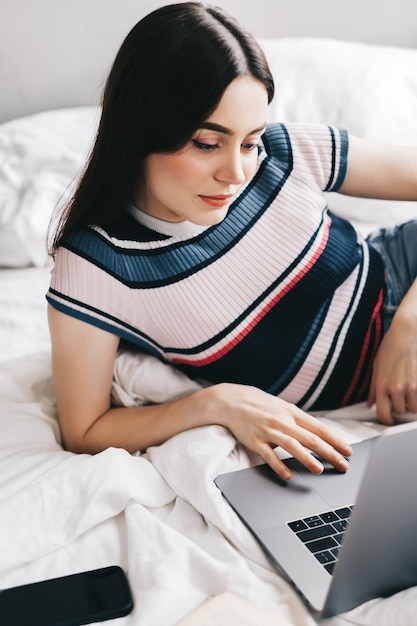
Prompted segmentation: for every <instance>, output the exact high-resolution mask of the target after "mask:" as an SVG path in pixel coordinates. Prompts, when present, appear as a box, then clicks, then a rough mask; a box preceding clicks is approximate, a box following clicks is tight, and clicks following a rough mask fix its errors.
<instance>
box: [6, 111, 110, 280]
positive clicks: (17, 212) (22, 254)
mask: <svg viewBox="0 0 417 626" xmlns="http://www.w3.org/2000/svg"><path fill="white" fill-rule="evenodd" d="M97 119H98V109H97V108H96V107H76V108H72V109H60V110H54V111H47V112H44V113H38V114H36V115H31V116H28V117H23V118H20V119H17V120H13V121H11V122H7V123H5V124H2V125H0V267H9V268H21V267H27V266H43V265H45V264H46V262H47V259H48V255H47V250H46V234H47V230H48V224H49V221H50V219H51V216H52V213H53V211H54V209H55V206H56V205H57V203H58V202H59V200H60V198H61V197H62V195H63V193H64V192H65V191H66V190H68V188H69V187H70V186H71V183H73V182H74V179H75V177H76V175H77V173H78V172H79V170H80V168H81V166H82V165H83V162H84V161H85V159H86V157H87V155H88V151H89V149H90V147H91V144H92V140H93V136H94V132H95V128H96V124H97Z"/></svg>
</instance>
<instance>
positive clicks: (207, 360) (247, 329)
mask: <svg viewBox="0 0 417 626" xmlns="http://www.w3.org/2000/svg"><path fill="white" fill-rule="evenodd" d="M326 221H327V223H326V224H325V227H324V230H323V235H322V239H321V242H320V244H319V246H318V248H317V250H316V252H315V253H314V255H313V256H312V257H311V259H310V261H309V262H308V263H307V264H306V265H305V266H304V267H302V268H301V270H300V271H299V272H298V274H297V275H296V276H294V278H293V279H292V280H291V282H290V283H288V284H287V285H286V286H285V287H284V288H283V289H282V290H281V291H280V292H279V293H278V294H277V295H276V296H275V297H274V298H273V299H272V300H271V301H270V302H269V303H268V304H267V305H266V306H265V307H264V308H263V309H262V310H261V311H260V312H259V313H258V314H257V316H256V317H255V318H254V319H253V320H252V321H251V322H249V324H248V325H247V326H246V327H245V328H243V329H242V330H241V331H240V332H239V334H238V335H236V336H235V337H234V338H233V339H232V340H231V341H229V343H227V344H226V345H225V346H223V347H222V348H220V350H218V351H217V352H215V353H214V354H212V355H210V356H208V357H205V358H203V359H200V360H197V361H193V360H189V359H187V358H184V357H174V358H173V359H172V361H171V362H172V363H175V364H177V363H179V364H186V365H193V366H196V367H201V366H203V365H209V364H210V363H213V362H214V361H217V360H218V359H221V358H222V357H223V356H225V354H227V353H228V352H230V350H232V348H234V347H235V346H236V345H237V344H238V343H240V342H241V341H242V339H244V338H245V337H246V336H247V335H248V334H249V332H250V331H251V330H252V329H253V328H254V327H255V326H256V325H257V324H258V323H259V322H260V320H261V319H262V318H263V317H265V315H266V314H267V313H268V312H269V311H270V310H271V309H272V308H273V307H274V306H275V305H276V304H277V303H278V302H279V301H280V300H282V298H283V297H284V296H285V295H286V294H287V293H288V292H289V291H291V289H292V288H293V287H294V286H295V285H296V284H297V283H298V282H300V280H301V279H302V278H303V277H304V276H305V275H306V274H307V272H309V271H310V269H311V267H312V266H313V265H314V264H315V263H316V262H317V260H318V259H319V257H320V256H321V254H322V252H323V250H324V248H325V247H326V244H327V241H328V238H329V229H330V224H331V219H330V217H329V216H328V215H326Z"/></svg>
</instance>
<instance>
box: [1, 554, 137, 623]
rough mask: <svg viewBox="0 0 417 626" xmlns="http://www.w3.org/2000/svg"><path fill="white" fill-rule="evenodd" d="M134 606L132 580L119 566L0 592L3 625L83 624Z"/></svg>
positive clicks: (115, 614) (117, 613) (119, 613)
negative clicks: (130, 580)
mask: <svg viewBox="0 0 417 626" xmlns="http://www.w3.org/2000/svg"><path fill="white" fill-rule="evenodd" d="M132 609H133V599H132V594H131V590H130V587H129V583H128V580H127V578H126V575H125V573H124V571H123V570H122V568H120V567H118V566H117V565H112V566H110V567H104V568H101V569H95V570H91V571H88V572H80V573H79V574H71V575H69V576H62V577H60V578H52V579H50V580H43V581H41V582H36V583H31V584H29V585H22V586H21V587H13V588H11V589H4V590H1V591H0V624H1V625H2V626H3V625H4V626H79V625H81V624H91V623H92V622H100V621H105V620H108V619H113V618H116V617H123V616H124V615H128V614H129V613H130V612H131V611H132Z"/></svg>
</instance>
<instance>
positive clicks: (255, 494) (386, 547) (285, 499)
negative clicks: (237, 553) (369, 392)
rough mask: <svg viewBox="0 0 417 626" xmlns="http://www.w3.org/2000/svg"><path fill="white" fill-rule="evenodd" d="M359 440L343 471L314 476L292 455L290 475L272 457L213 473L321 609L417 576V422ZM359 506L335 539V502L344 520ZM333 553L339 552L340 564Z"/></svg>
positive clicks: (344, 605)
mask: <svg viewBox="0 0 417 626" xmlns="http://www.w3.org/2000/svg"><path fill="white" fill-rule="evenodd" d="M353 449H354V453H353V455H352V457H351V460H350V467H349V470H348V471H347V472H346V473H345V474H342V473H340V472H338V471H336V470H335V469H334V468H332V467H331V466H329V465H326V468H325V471H324V473H323V474H321V475H319V476H317V475H313V474H311V473H310V472H309V471H308V470H306V469H305V468H304V466H303V465H301V464H300V463H299V462H298V461H296V460H295V459H289V460H288V461H286V463H287V464H288V465H289V466H290V467H291V470H292V472H293V478H292V479H291V480H290V481H289V482H288V483H286V482H284V481H282V480H281V479H280V478H279V477H278V476H277V475H276V474H275V473H274V472H273V470H271V469H270V468H269V466H267V465H260V466H256V467H251V468H248V469H244V470H238V471H235V472H231V473H227V474H222V475H221V476H218V477H217V478H216V480H215V483H216V485H217V486H218V487H219V489H220V490H221V491H222V493H223V495H224V497H225V498H226V500H227V501H228V502H229V504H230V505H231V506H232V507H233V509H234V510H235V511H236V513H237V514H238V515H239V516H240V518H241V519H242V521H243V522H244V523H245V524H246V525H247V526H248V528H249V529H250V530H251V531H252V533H253V534H254V535H255V537H256V538H257V540H258V541H259V542H260V543H261V545H262V546H263V548H264V549H265V551H266V552H267V554H268V555H269V556H270V558H271V559H272V562H273V563H274V565H275V566H277V567H278V568H279V569H280V570H281V571H282V572H283V573H284V575H285V576H286V578H287V579H288V580H289V581H290V582H291V583H292V584H293V585H294V587H295V588H296V589H297V590H298V592H299V593H300V594H301V595H302V597H303V598H304V600H305V601H306V602H307V603H308V604H309V605H310V607H311V608H312V609H314V610H316V611H319V612H321V614H322V616H323V617H331V616H333V615H336V614H339V613H342V612H345V611H348V610H350V609H352V608H353V607H355V606H358V605H359V604H362V603H363V602H366V601H367V600H370V599H372V598H376V597H385V596H389V595H391V594H393V593H395V592H397V591H399V590H401V589H404V588H407V587H410V586H413V585H415V584H417V422H412V423H408V424H404V425H401V426H394V427H391V428H389V429H387V430H385V431H384V432H383V433H382V434H381V435H380V436H378V437H376V438H373V439H370V440H366V441H363V442H360V443H358V444H354V446H353ZM352 505H354V506H353V507H352ZM351 507H352V509H353V510H352V511H351V516H350V518H349V521H348V520H347V519H346V521H345V522H343V523H333V524H332V526H334V527H335V529H336V530H335V532H334V537H335V538H336V543H337V541H340V537H341V533H340V532H339V530H341V527H343V526H344V525H347V528H346V531H345V534H344V537H343V543H342V544H341V546H340V545H338V546H337V548H335V547H333V546H331V547H330V548H329V546H328V545H327V543H326V541H323V542H321V537H320V532H321V530H320V526H322V524H323V523H326V524H327V522H328V519H329V518H332V515H331V514H332V513H333V511H334V510H336V511H337V510H340V512H341V515H342V519H345V518H346V512H347V509H350V508H351ZM349 513H350V511H349ZM305 518H307V520H309V521H308V522H307V526H306V528H303V529H301V530H300V526H302V525H303V524H304V523H305V522H304V521H301V520H305ZM323 520H324V521H323ZM338 522H340V520H339V519H338ZM308 524H311V526H309V525H308ZM294 528H295V529H296V530H294ZM305 530H307V533H306V532H305ZM310 530H312V532H311V533H310V532H309V531H310ZM300 533H304V535H303V539H304V540H305V539H306V535H307V542H306V543H303V541H302V540H301V539H300V536H301V535H300V536H299V534H300ZM317 534H318V535H319V536H318V537H317ZM310 535H311V537H310ZM332 539H333V537H332ZM311 542H319V543H317V544H316V543H311ZM309 543H310V546H309V545H308V544H309ZM317 546H319V551H318V552H317ZM322 548H323V549H322ZM313 549H314V550H315V551H314V552H313V551H312V550H313ZM326 552H329V554H330V556H331V554H333V553H335V554H337V563H336V565H334V567H333V565H332V568H333V569H332V573H329V571H328V570H330V569H331V568H330V566H329V565H328V564H327V563H326V560H328V557H327V556H326ZM318 555H319V556H318ZM323 561H324V562H323ZM326 567H327V569H326Z"/></svg>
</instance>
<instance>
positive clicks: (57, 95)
mask: <svg viewBox="0 0 417 626" xmlns="http://www.w3.org/2000/svg"><path fill="white" fill-rule="evenodd" d="M168 1H169V0H168ZM166 3H167V2H165V1H164V0H0V15H1V19H0V121H5V120H8V119H12V118H13V117H18V116H21V115H26V114H29V113H33V112H37V111H41V110H45V109H50V108H58V107H63V106H74V105H80V104H95V103H97V102H98V101H99V98H100V92H101V86H102V82H103V80H104V78H105V75H106V74H107V71H108V68H109V66H110V64H111V62H112V60H113V58H114V55H115V53H116V51H117V48H118V47H119V45H120V43H121V41H122V39H123V38H124V36H125V35H126V34H127V32H128V31H129V30H130V28H131V27H132V26H133V25H134V24H135V23H136V21H137V20H138V19H140V18H141V17H142V16H143V15H145V14H146V13H148V12H149V11H151V10H153V9H154V8H156V7H158V6H161V5H162V4H166ZM213 4H218V5H221V6H223V7H224V8H226V9H227V10H228V11H230V12H231V13H233V14H234V15H235V16H236V17H237V18H238V19H239V20H240V21H241V22H242V23H243V24H245V25H246V26H247V27H249V28H250V29H251V30H252V32H254V34H255V35H257V36H260V37H274V36H279V37H286V36H319V37H336V38H339V39H352V40H357V41H368V42H371V43H379V44H389V45H401V46H408V47H415V46H417V0H395V1H393V0H390V1H388V0H345V1H344V2H343V1H342V0H213Z"/></svg>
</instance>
